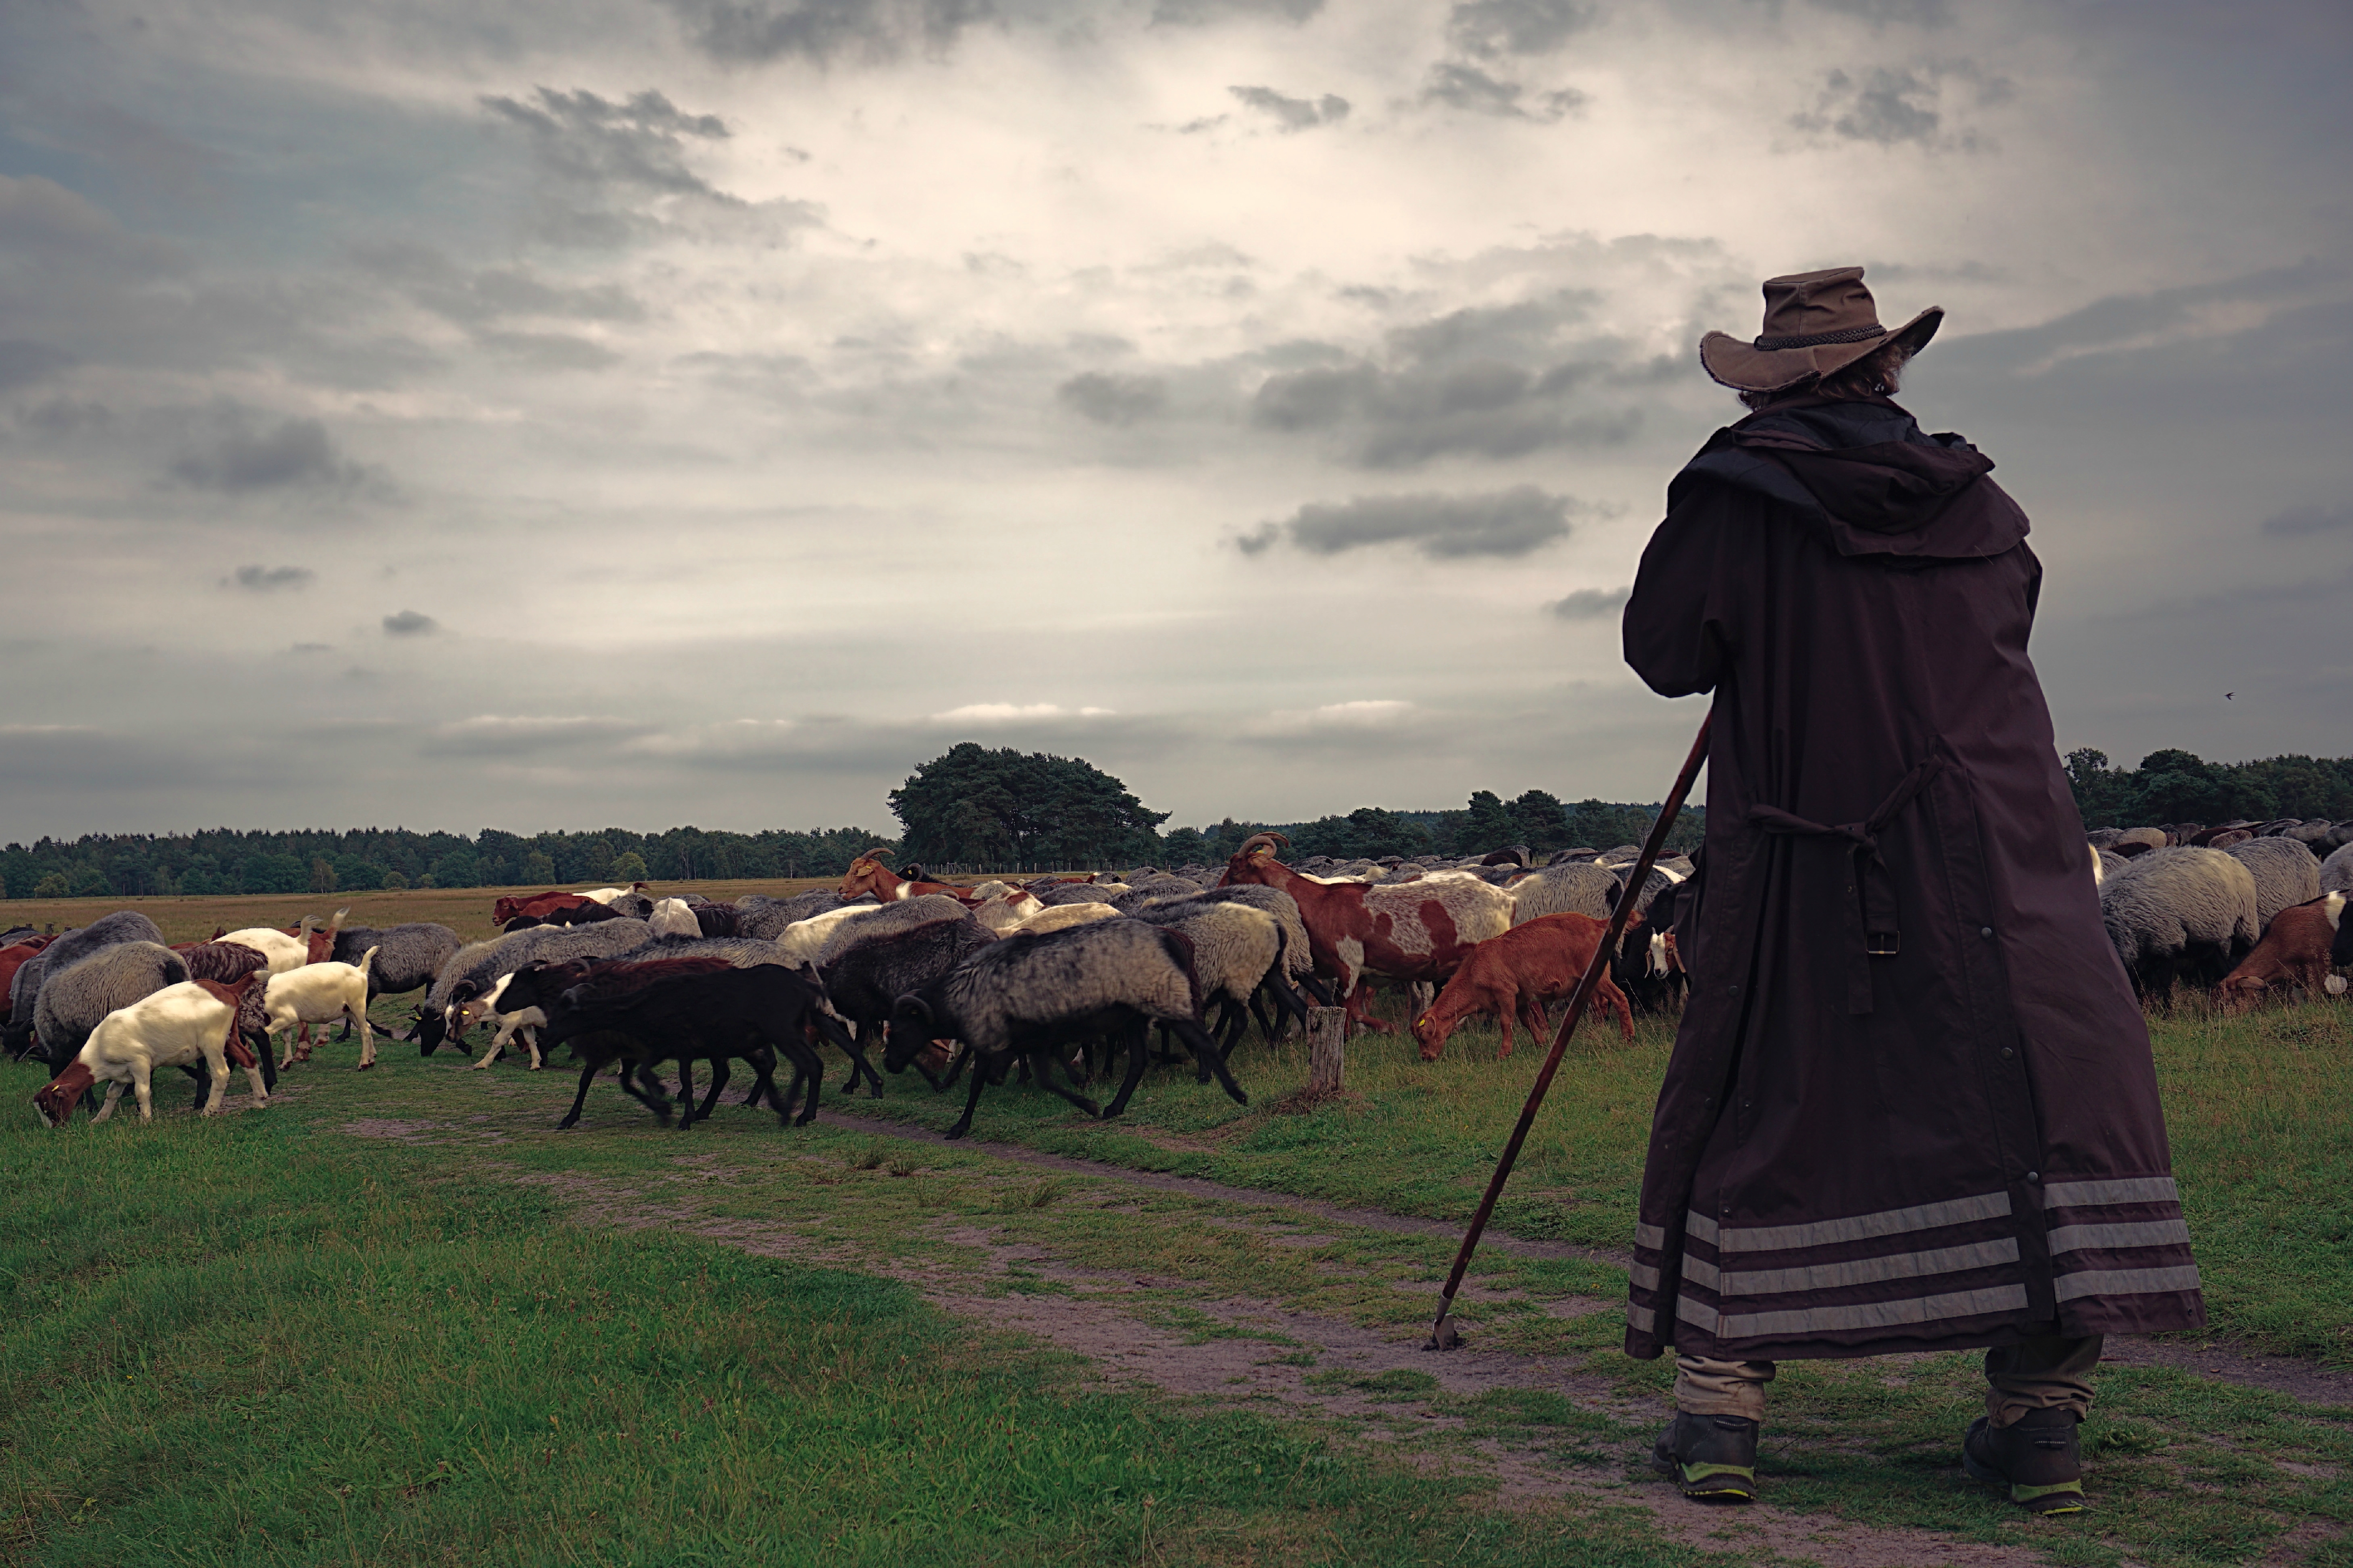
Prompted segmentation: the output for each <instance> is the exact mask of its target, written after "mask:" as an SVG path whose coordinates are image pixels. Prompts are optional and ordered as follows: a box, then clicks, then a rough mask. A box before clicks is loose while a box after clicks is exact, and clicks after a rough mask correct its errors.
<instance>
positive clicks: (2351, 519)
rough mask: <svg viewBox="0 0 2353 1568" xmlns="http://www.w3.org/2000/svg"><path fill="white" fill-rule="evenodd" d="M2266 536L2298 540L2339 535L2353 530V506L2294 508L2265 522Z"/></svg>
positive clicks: (2264, 530)
mask: <svg viewBox="0 0 2353 1568" xmlns="http://www.w3.org/2000/svg"><path fill="white" fill-rule="evenodd" d="M2347 530H2353V506H2335V507H2321V506H2294V507H2290V508H2289V509H2288V510H2287V511H2285V512H2281V513H2276V514H2274V515H2272V516H2269V517H2266V518H2264V519H2263V532H2264V533H2266V534H2271V535H2277V536H2280V537H2282V538H2296V537H2300V536H2302V535H2307V534H2337V533H2343V532H2346V531H2347Z"/></svg>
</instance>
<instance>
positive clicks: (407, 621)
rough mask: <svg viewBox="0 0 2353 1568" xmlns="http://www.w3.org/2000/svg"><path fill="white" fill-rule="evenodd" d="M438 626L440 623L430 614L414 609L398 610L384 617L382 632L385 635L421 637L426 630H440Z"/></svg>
mask: <svg viewBox="0 0 2353 1568" xmlns="http://www.w3.org/2000/svg"><path fill="white" fill-rule="evenodd" d="M440 626H441V623H440V622H439V621H438V620H434V619H433V618H432V617H431V616H429V615H426V614H424V613H422V612H420V611H417V610H414V609H404V610H400V611H398V612H397V613H396V614H392V615H387V616H385V618H384V634H385V636H386V637H422V636H424V635H425V634H426V633H427V632H428V631H437V630H440Z"/></svg>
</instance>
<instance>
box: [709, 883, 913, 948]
mask: <svg viewBox="0 0 2353 1568" xmlns="http://www.w3.org/2000/svg"><path fill="white" fill-rule="evenodd" d="M850 902H851V903H853V904H860V903H862V904H875V903H879V902H881V901H880V900H879V899H877V898H876V897H875V896H874V895H872V894H871V893H861V894H860V895H858V896H857V897H856V898H854V899H852V900H850ZM840 907H842V899H841V895H839V893H836V892H835V891H834V890H833V889H832V888H830V887H820V888H817V889H815V890H814V891H812V892H808V893H803V894H798V895H795V896H793V897H791V898H770V897H768V896H767V895H765V894H759V893H747V894H745V895H744V896H743V897H741V898H738V899H737V900H736V901H735V934H736V935H737V936H739V937H755V938H760V939H762V940H764V941H770V942H773V941H775V940H776V938H779V937H781V936H783V935H784V934H785V927H787V926H790V925H792V924H793V923H794V922H796V921H799V920H806V919H807V918H808V917H809V916H812V915H822V914H824V913H825V912H826V911H827V910H828V909H839V908H840Z"/></svg>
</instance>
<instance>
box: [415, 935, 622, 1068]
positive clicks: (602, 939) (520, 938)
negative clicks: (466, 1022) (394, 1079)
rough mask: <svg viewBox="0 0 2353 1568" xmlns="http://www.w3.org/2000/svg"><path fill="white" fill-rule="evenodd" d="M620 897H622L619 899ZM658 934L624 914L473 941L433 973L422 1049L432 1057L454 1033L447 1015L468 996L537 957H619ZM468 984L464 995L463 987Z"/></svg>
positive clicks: (421, 1025) (419, 1036) (420, 1033)
mask: <svg viewBox="0 0 2353 1568" xmlns="http://www.w3.org/2000/svg"><path fill="white" fill-rule="evenodd" d="M616 902H617V901H616ZM653 939H654V933H653V927H650V926H649V925H647V924H646V922H644V921H643V920H639V919H636V918H634V917H631V916H623V917H622V918H620V919H617V920H600V921H597V922H596V924H595V925H591V926H533V927H528V928H526V929H524V930H521V931H510V932H508V933H507V934H505V935H504V936H500V937H493V938H491V939H490V940H489V941H487V942H474V943H471V944H470V945H468V946H466V947H463V948H459V949H458V950H457V951H456V952H455V953H452V954H451V955H450V956H449V961H448V963H445V964H443V965H442V966H441V970H440V972H439V973H438V974H437V975H435V976H434V977H433V985H432V988H431V989H430V990H428V991H427V992H426V993H425V1003H424V1006H423V1007H422V1008H421V1009H419V1011H418V1016H417V1033H416V1040H417V1048H418V1050H419V1052H420V1053H421V1054H424V1055H427V1056H430V1055H431V1054H433V1053H434V1051H435V1050H437V1049H438V1047H439V1046H440V1044H441V1042H442V1041H444V1040H446V1039H448V1038H449V1026H448V1014H449V1010H450V1009H451V1008H452V1007H455V1006H459V1005H461V1004H462V1001H463V1000H470V999H471V998H473V997H477V996H483V995H487V994H488V993H489V992H490V990H491V987H493V986H495V985H497V984H498V982H499V977H500V976H501V975H509V974H512V973H514V971H515V970H517V969H521V968H522V966H523V965H525V964H527V963H530V962H531V961H532V960H533V959H544V960H545V961H547V962H548V963H551V964H560V963H563V962H565V960H566V959H616V958H619V957H620V956H621V955H623V954H624V953H628V952H632V951H634V950H635V949H637V948H642V947H644V946H645V945H646V944H647V943H649V942H650V941H652V940H653ZM461 987H464V988H467V990H466V995H465V998H464V999H460V998H459V995H458V992H459V988H461Z"/></svg>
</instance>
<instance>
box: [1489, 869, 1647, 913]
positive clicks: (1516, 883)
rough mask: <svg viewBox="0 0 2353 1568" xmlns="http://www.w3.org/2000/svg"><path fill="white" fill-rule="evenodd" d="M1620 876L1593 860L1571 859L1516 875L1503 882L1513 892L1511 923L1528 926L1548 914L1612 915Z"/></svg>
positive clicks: (1508, 891) (1506, 888) (1507, 889)
mask: <svg viewBox="0 0 2353 1568" xmlns="http://www.w3.org/2000/svg"><path fill="white" fill-rule="evenodd" d="M1618 886H1619V884H1618V879H1617V878H1616V877H1615V876H1613V875H1611V874H1609V870H1608V869H1607V868H1606V867H1603V866H1601V865H1599V864H1596V863H1594V862H1592V861H1570V862H1567V863H1565V864H1561V865H1548V866H1546V867H1545V868H1544V869H1543V870H1541V871H1535V872H1530V873H1529V874H1526V875H1525V876H1518V877H1514V879H1513V880H1512V881H1510V882H1507V883H1505V884H1504V892H1506V893H1509V894H1510V895H1512V924H1513V925H1514V926H1525V925H1526V924H1527V923H1528V922H1529V921H1531V920H1540V919H1542V918H1544V917H1545V916H1547V915H1584V916H1589V917H1590V918H1592V919H1596V920H1607V919H1608V918H1609V907H1610V906H1611V905H1612V904H1614V903H1616V902H1617V899H1618Z"/></svg>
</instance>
